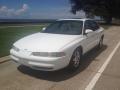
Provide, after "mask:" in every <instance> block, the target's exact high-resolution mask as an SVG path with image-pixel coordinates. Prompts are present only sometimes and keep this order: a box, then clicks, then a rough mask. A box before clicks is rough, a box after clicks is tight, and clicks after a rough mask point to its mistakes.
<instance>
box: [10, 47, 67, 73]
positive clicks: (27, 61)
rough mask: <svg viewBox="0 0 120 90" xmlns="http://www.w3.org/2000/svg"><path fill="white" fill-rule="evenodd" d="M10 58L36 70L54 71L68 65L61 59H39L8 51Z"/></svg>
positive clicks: (64, 59) (65, 60)
mask: <svg viewBox="0 0 120 90" xmlns="http://www.w3.org/2000/svg"><path fill="white" fill-rule="evenodd" d="M10 54H11V58H12V59H13V61H15V62H17V63H19V64H23V65H25V66H28V67H31V68H33V69H36V70H43V71H55V70H59V69H62V68H64V67H66V66H67V65H68V64H69V59H67V57H66V56H63V57H39V56H33V55H27V54H25V53H19V52H16V51H14V50H13V49H11V50H10Z"/></svg>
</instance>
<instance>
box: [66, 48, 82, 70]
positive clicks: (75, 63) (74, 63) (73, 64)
mask: <svg viewBox="0 0 120 90" xmlns="http://www.w3.org/2000/svg"><path fill="white" fill-rule="evenodd" d="M81 58H82V49H81V48H77V49H76V50H75V51H74V52H73V55H72V57H71V60H70V63H69V66H68V68H69V69H70V70H76V69H77V68H78V67H79V66H80V61H81Z"/></svg>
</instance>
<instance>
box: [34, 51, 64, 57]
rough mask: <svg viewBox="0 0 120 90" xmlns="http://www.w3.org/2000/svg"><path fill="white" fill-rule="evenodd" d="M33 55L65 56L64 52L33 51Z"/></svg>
mask: <svg viewBox="0 0 120 90" xmlns="http://www.w3.org/2000/svg"><path fill="white" fill-rule="evenodd" d="M32 55H34V56H42V57H62V56H65V53H64V52H33V53H32Z"/></svg>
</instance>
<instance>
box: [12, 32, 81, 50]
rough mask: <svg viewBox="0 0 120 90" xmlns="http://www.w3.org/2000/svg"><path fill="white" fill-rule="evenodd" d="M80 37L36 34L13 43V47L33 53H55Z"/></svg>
mask: <svg viewBox="0 0 120 90" xmlns="http://www.w3.org/2000/svg"><path fill="white" fill-rule="evenodd" d="M80 36H81V35H62V34H48V33H36V34H32V35H29V36H26V37H24V38H22V39H20V40H18V41H17V42H16V43H14V46H15V47H17V48H19V49H22V50H28V51H33V52H55V51H56V52H57V51H59V49H61V48H62V47H64V46H65V45H67V44H69V43H70V42H72V41H74V40H76V39H78V38H80Z"/></svg>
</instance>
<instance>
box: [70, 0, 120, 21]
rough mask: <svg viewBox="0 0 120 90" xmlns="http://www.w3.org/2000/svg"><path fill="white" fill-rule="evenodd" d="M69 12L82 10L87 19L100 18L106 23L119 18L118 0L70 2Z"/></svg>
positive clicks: (119, 6) (119, 0)
mask: <svg viewBox="0 0 120 90" xmlns="http://www.w3.org/2000/svg"><path fill="white" fill-rule="evenodd" d="M70 3H71V12H72V13H73V14H76V12H77V11H80V10H83V11H84V12H85V13H86V17H87V18H93V17H94V16H100V17H101V18H103V19H104V20H105V21H106V23H111V21H112V18H120V12H119V11H120V0H70Z"/></svg>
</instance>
